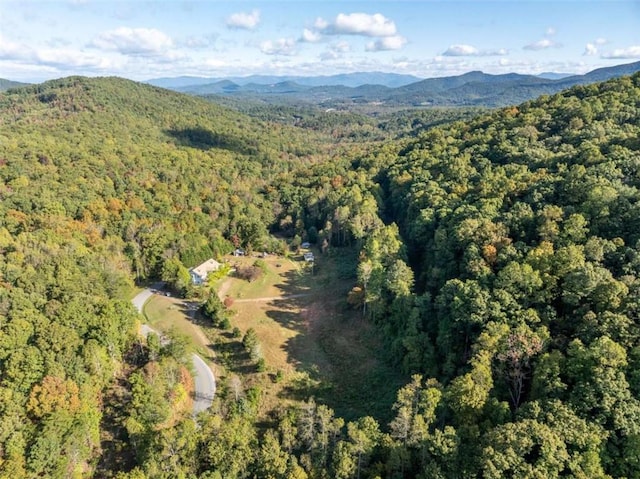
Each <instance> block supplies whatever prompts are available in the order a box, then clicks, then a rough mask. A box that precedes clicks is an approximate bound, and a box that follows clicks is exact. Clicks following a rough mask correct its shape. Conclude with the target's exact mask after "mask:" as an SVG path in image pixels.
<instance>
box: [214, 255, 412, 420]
mask: <svg viewBox="0 0 640 479" xmlns="http://www.w3.org/2000/svg"><path fill="white" fill-rule="evenodd" d="M314 253H315V257H316V262H315V265H314V267H313V269H312V268H311V265H310V264H307V263H305V262H304V261H303V259H302V255H301V254H300V255H295V256H293V257H291V259H287V258H282V257H275V256H273V257H267V258H264V259H263V261H264V262H265V264H266V266H267V268H266V272H265V273H264V274H263V275H262V276H261V277H260V278H259V279H257V280H255V281H253V282H251V283H250V282H248V281H246V280H242V279H239V278H235V277H228V278H225V279H223V280H220V281H219V282H218V283H217V285H216V288H217V291H218V293H219V295H220V297H221V299H225V298H232V299H233V304H232V306H231V308H230V309H231V310H232V316H231V324H232V327H237V328H239V329H240V330H241V332H242V333H243V334H244V333H245V332H246V331H247V330H248V329H249V328H253V329H255V330H256V333H257V335H258V338H259V341H260V345H261V350H262V355H263V357H264V359H265V363H266V372H264V373H257V372H255V371H254V372H253V374H251V375H250V379H249V383H250V385H256V386H259V387H260V389H261V391H262V394H263V401H262V404H263V412H268V411H269V410H271V409H273V408H276V407H278V406H279V405H281V404H282V403H283V402H285V403H291V402H295V401H299V400H306V399H307V398H308V397H310V396H314V397H315V398H316V400H319V401H321V402H324V403H326V404H328V405H329V406H330V407H332V408H334V409H335V410H336V413H337V414H339V415H341V416H344V417H345V418H347V419H350V418H355V417H358V416H362V415H374V416H376V417H378V418H380V419H382V420H386V419H387V418H388V417H390V414H391V405H392V403H393V401H394V399H395V391H396V390H397V389H398V387H399V386H401V385H402V384H403V383H404V382H405V381H406V379H407V378H405V377H403V376H402V375H401V374H398V373H397V372H396V371H394V370H393V369H392V368H391V367H390V366H388V365H387V364H386V363H385V362H384V360H383V359H382V357H383V351H382V344H381V341H380V338H379V337H378V335H377V332H376V331H375V330H374V328H373V327H372V326H371V325H370V324H369V322H368V321H367V320H365V319H364V318H362V315H361V314H360V312H359V311H356V310H353V309H351V308H349V307H348V305H347V304H346V297H347V293H348V291H349V289H350V288H351V287H352V286H353V285H354V281H355V279H354V278H342V279H341V278H339V276H340V275H339V274H338V270H339V269H340V268H341V267H342V263H344V262H345V261H347V260H348V261H352V262H353V260H354V258H353V252H352V251H336V252H334V253H333V254H331V255H321V254H320V253H319V252H318V251H317V250H314ZM226 259H227V260H228V261H229V262H230V263H232V264H233V263H234V262H235V264H237V265H246V264H253V262H255V260H256V258H226ZM343 269H344V268H343ZM222 337H223V334H222V333H220V336H219V338H220V339H219V340H222ZM243 372H245V373H246V372H247V371H243ZM278 373H279V375H280V376H282V378H281V380H278V381H276V380H275V377H276V375H277V374H278Z"/></svg>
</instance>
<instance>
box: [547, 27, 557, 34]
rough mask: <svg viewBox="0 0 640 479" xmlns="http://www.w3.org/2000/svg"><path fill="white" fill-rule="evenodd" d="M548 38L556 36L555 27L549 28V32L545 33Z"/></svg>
mask: <svg viewBox="0 0 640 479" xmlns="http://www.w3.org/2000/svg"><path fill="white" fill-rule="evenodd" d="M545 33H546V34H547V35H548V36H552V35H555V34H556V29H555V28H553V27H547V30H546V32H545Z"/></svg>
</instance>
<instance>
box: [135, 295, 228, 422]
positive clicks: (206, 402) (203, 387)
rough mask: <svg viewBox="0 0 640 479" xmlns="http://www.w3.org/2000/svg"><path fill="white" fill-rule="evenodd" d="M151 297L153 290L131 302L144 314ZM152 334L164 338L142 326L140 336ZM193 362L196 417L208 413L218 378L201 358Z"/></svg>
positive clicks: (193, 359) (151, 329) (195, 357)
mask: <svg viewBox="0 0 640 479" xmlns="http://www.w3.org/2000/svg"><path fill="white" fill-rule="evenodd" d="M161 287H162V285H161V284H159V285H153V288H154V289H159V288H161ZM151 296H153V290H151V289H145V290H144V291H142V292H140V293H139V294H138V295H137V296H136V297H135V298H133V299H132V300H131V302H132V303H133V305H134V306H135V307H136V309H137V310H138V311H139V312H140V313H141V314H142V308H143V307H144V304H145V303H146V302H147V301H148V300H149V298H150V297H151ZM151 333H154V334H157V335H158V336H160V337H162V335H161V334H160V333H158V332H157V331H156V330H154V329H153V328H151V327H150V326H148V325H146V324H143V325H141V326H140V334H141V335H142V336H144V337H145V338H146V337H147V336H148V335H149V334H151ZM191 361H192V363H193V371H194V375H193V379H194V383H195V386H194V389H195V397H194V399H193V415H194V416H195V415H197V414H198V413H199V412H202V411H206V410H207V409H209V407H211V402H212V401H213V398H214V396H215V394H216V378H215V376H214V375H213V373H212V372H211V368H210V367H209V366H207V363H205V362H204V360H203V359H202V358H201V357H200V356H198V355H197V354H195V353H193V356H192V359H191Z"/></svg>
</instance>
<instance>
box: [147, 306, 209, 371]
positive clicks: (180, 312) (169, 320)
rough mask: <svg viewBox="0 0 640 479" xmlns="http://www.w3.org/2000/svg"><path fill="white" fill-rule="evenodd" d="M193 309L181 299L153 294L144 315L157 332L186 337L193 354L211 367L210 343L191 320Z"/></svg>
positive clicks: (198, 326) (197, 325)
mask: <svg viewBox="0 0 640 479" xmlns="http://www.w3.org/2000/svg"><path fill="white" fill-rule="evenodd" d="M193 307H196V306H195V305H192V304H191V303H188V302H185V301H184V300H182V299H179V298H174V297H167V296H163V295H160V294H154V295H153V296H152V297H151V299H149V301H148V302H147V303H146V304H145V306H144V315H145V316H146V318H147V322H148V324H149V326H151V327H152V328H154V329H157V330H158V331H161V332H163V333H168V332H169V331H171V330H175V331H176V332H177V333H178V334H182V335H184V336H187V337H188V338H189V340H190V341H191V344H192V345H193V347H194V352H196V353H198V354H199V355H200V356H201V357H202V358H203V359H204V360H205V361H206V362H207V363H208V364H209V365H210V366H211V365H212V364H213V357H214V353H213V351H212V348H211V347H210V344H211V342H210V341H209V339H208V338H207V336H206V335H205V334H204V333H203V332H202V330H201V329H200V325H199V324H198V323H197V318H196V319H193V318H192V316H193V313H194V311H193V310H192V309H191V308H193ZM215 372H216V371H215V369H214V373H215Z"/></svg>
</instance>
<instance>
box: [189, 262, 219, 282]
mask: <svg viewBox="0 0 640 479" xmlns="http://www.w3.org/2000/svg"><path fill="white" fill-rule="evenodd" d="M220 266H221V264H220V263H218V262H217V261H216V260H215V259H213V258H211V259H208V260H207V261H205V262H204V263H202V264H201V265H198V266H196V267H195V268H191V271H192V272H193V273H195V274H197V275H198V276H200V277H201V278H206V277H207V275H208V274H209V273H211V272H212V271H218V269H220Z"/></svg>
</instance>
